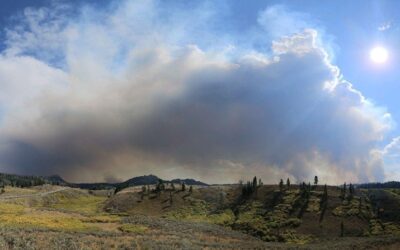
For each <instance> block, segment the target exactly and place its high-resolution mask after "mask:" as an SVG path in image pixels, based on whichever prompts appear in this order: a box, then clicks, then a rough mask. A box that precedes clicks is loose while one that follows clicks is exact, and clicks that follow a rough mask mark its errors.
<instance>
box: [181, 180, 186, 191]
mask: <svg viewBox="0 0 400 250" xmlns="http://www.w3.org/2000/svg"><path fill="white" fill-rule="evenodd" d="M185 190H186V185H185V183H184V182H182V187H181V191H185Z"/></svg>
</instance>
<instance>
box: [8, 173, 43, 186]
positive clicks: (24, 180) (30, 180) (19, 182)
mask: <svg viewBox="0 0 400 250" xmlns="http://www.w3.org/2000/svg"><path fill="white" fill-rule="evenodd" d="M45 183H47V182H46V180H45V179H44V178H42V177H38V176H19V175H13V174H1V173H0V186H1V187H4V186H12V187H32V186H39V185H43V184H45Z"/></svg>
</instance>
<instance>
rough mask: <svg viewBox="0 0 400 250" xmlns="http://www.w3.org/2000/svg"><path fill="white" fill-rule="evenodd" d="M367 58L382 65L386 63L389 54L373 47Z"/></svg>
mask: <svg viewBox="0 0 400 250" xmlns="http://www.w3.org/2000/svg"><path fill="white" fill-rule="evenodd" d="M369 57H370V58H371V61H372V62H374V63H378V64H382V63H385V62H386V61H387V59H388V57H389V53H388V51H387V49H385V48H383V47H375V48H373V49H371V51H370V52H369Z"/></svg>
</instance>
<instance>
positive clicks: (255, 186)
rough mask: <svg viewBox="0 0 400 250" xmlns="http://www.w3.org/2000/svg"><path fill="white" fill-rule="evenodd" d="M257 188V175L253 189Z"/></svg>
mask: <svg viewBox="0 0 400 250" xmlns="http://www.w3.org/2000/svg"><path fill="white" fill-rule="evenodd" d="M256 189H257V177H256V176H254V178H253V190H256Z"/></svg>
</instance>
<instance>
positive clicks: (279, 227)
mask: <svg viewBox="0 0 400 250" xmlns="http://www.w3.org/2000/svg"><path fill="white" fill-rule="evenodd" d="M275 195H276V196H278V195H282V197H281V201H280V203H279V204H277V205H275V206H274V207H273V209H272V210H270V211H267V210H266V209H265V206H264V204H263V203H262V202H260V201H252V202H248V203H246V204H245V205H243V206H241V207H240V213H239V216H238V219H237V221H235V227H237V228H239V229H241V230H243V231H245V232H247V233H250V234H253V235H259V236H261V238H262V239H263V240H265V241H285V242H292V243H306V242H308V241H309V240H310V239H311V238H310V237H309V236H306V235H301V234H297V233H296V232H295V231H294V230H291V228H296V227H297V226H299V225H300V224H301V220H300V219H298V218H297V217H293V216H291V211H292V210H293V205H294V204H295V202H296V200H297V199H298V198H299V195H300V192H299V191H298V190H286V191H284V192H282V193H278V192H275Z"/></svg>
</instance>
